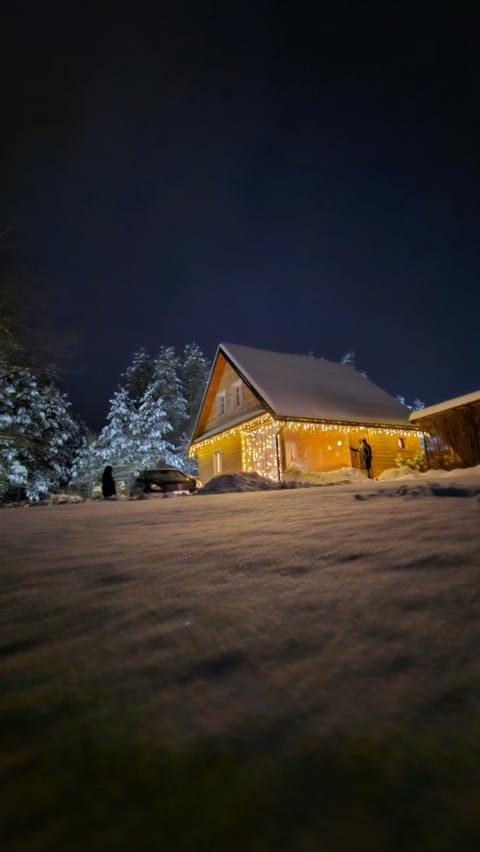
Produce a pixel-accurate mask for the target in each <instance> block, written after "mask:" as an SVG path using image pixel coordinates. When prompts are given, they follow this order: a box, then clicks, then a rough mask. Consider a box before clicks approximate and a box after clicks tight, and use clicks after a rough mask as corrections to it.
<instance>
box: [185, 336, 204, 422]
mask: <svg viewBox="0 0 480 852" xmlns="http://www.w3.org/2000/svg"><path fill="white" fill-rule="evenodd" d="M209 373H210V363H209V362H208V360H207V358H206V357H205V355H204V354H203V352H202V351H201V349H200V347H199V346H198V344H196V343H187V345H186V346H185V349H184V350H183V356H182V363H181V370H180V374H181V378H182V387H183V396H184V398H185V401H186V404H187V423H186V430H187V434H188V435H189V436H190V435H191V433H192V429H193V426H194V423H195V420H196V418H197V414H198V411H199V408H200V404H201V402H202V399H203V394H204V392H205V388H206V386H207V381H208V376H209Z"/></svg>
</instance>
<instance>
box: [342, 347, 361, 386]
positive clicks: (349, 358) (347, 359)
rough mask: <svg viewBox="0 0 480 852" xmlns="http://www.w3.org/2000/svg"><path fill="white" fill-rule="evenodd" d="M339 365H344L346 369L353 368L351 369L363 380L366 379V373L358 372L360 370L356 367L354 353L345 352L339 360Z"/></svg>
mask: <svg viewBox="0 0 480 852" xmlns="http://www.w3.org/2000/svg"><path fill="white" fill-rule="evenodd" d="M340 364H345V365H346V366H347V367H353V369H354V370H356V371H357V373H360V375H361V376H363V378H364V379H368V373H367V371H366V370H360V368H359V367H357V356H356V355H355V352H345V354H344V355H342V357H341V358H340Z"/></svg>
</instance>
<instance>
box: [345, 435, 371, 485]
mask: <svg viewBox="0 0 480 852" xmlns="http://www.w3.org/2000/svg"><path fill="white" fill-rule="evenodd" d="M358 443H359V447H358V450H357V448H356V447H350V449H351V450H353V452H354V453H359V454H360V467H361V469H362V470H366V471H367V476H368V478H369V479H373V475H372V448H371V446H370V444H369V443H368V441H367V439H366V438H361V439H360V441H359V442H358Z"/></svg>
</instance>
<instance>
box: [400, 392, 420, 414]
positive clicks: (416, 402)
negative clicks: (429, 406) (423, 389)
mask: <svg viewBox="0 0 480 852" xmlns="http://www.w3.org/2000/svg"><path fill="white" fill-rule="evenodd" d="M396 399H398V401H399V402H401V403H402V405H405V406H406V407H407V408H409V409H410V411H420V409H421V408H425V403H424V402H422V400H421V399H417V398H415V399H414V400H413V402H412V403H408V402H407V401H406V399H405V397H404V396H401V394H397V396H396Z"/></svg>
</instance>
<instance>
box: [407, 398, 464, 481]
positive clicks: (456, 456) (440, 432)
mask: <svg viewBox="0 0 480 852" xmlns="http://www.w3.org/2000/svg"><path fill="white" fill-rule="evenodd" d="M410 422H411V423H413V424H414V425H415V426H417V427H418V428H419V429H422V431H424V433H425V453H426V456H427V460H428V463H429V465H430V466H431V467H442V468H452V467H472V466H474V465H477V464H480V391H474V392H473V393H469V394H466V395H465V396H458V397H455V398H454V399H447V400H446V401H445V402H440V403H439V404H438V405H430V406H429V407H428V408H421V409H420V410H419V411H413V412H412V414H411V415H410Z"/></svg>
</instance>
